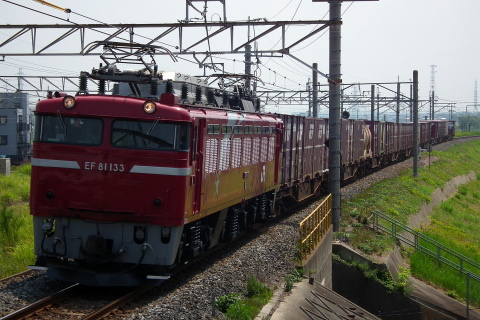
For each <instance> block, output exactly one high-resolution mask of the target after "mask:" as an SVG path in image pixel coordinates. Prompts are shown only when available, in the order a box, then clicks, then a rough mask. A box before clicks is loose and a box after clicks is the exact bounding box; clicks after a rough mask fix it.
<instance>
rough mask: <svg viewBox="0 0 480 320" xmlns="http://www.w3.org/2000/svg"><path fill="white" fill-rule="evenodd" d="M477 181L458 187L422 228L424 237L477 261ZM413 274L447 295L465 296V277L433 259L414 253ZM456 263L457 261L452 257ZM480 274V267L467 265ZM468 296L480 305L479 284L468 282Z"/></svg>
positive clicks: (479, 222)
mask: <svg viewBox="0 0 480 320" xmlns="http://www.w3.org/2000/svg"><path fill="white" fill-rule="evenodd" d="M479 190H480V181H479V180H478V179H477V180H474V181H471V182H469V183H468V184H465V185H463V186H461V187H459V188H458V192H457V194H456V195H455V196H454V197H452V198H450V199H448V200H447V201H445V202H443V203H442V204H441V205H440V206H439V207H437V208H435V210H434V212H433V214H432V216H431V223H430V224H429V225H428V226H426V227H425V228H423V230H422V233H424V234H425V235H426V236H428V237H430V238H432V239H434V240H436V241H438V242H440V243H442V244H443V245H445V246H448V247H450V248H451V249H453V250H454V251H455V252H457V253H459V254H461V255H464V256H466V257H468V258H470V259H472V260H474V261H476V262H479V263H480V233H479V232H478V226H479V225H480V191H479ZM410 260H411V262H410V264H411V268H412V273H413V274H414V275H415V276H417V277H420V278H422V279H426V280H427V281H429V282H432V283H435V284H436V285H440V286H441V287H443V288H445V290H446V291H448V292H450V294H452V295H454V296H456V297H459V298H462V299H465V297H466V276H465V275H462V274H460V273H459V272H455V271H452V270H449V269H448V268H446V267H445V266H443V265H440V266H439V265H438V263H437V262H436V260H435V259H433V258H427V257H425V256H424V255H421V254H418V253H414V254H412V256H411V258H410ZM451 260H452V261H454V262H456V263H458V261H457V260H455V259H451ZM469 270H471V271H472V272H475V273H476V274H477V275H479V276H480V271H479V270H474V269H473V268H469ZM470 285H471V287H470V299H471V300H472V303H473V304H475V305H480V283H478V282H477V281H473V280H472V281H470Z"/></svg>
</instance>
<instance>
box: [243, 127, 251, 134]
mask: <svg viewBox="0 0 480 320" xmlns="http://www.w3.org/2000/svg"><path fill="white" fill-rule="evenodd" d="M244 132H245V134H252V133H253V127H252V126H245V130H244Z"/></svg>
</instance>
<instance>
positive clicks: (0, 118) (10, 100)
mask: <svg viewBox="0 0 480 320" xmlns="http://www.w3.org/2000/svg"><path fill="white" fill-rule="evenodd" d="M31 118H32V114H31V111H30V109H29V107H28V94H27V93H0V156H1V157H5V156H6V157H8V158H10V159H11V161H12V163H21V162H25V161H29V160H30V157H31V123H32V122H31V120H32V119H31Z"/></svg>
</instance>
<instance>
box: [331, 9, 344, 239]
mask: <svg viewBox="0 0 480 320" xmlns="http://www.w3.org/2000/svg"><path fill="white" fill-rule="evenodd" d="M341 9H342V1H330V21H331V22H333V23H332V24H331V25H330V54H329V78H330V79H329V95H330V99H329V115H328V118H329V132H330V134H329V135H330V136H329V154H328V157H329V188H330V193H331V194H332V220H333V231H338V230H339V228H340V210H341V206H340V177H341V172H340V169H341V162H340V158H341V157H340V152H341V149H340V143H341V136H340V130H341V126H342V123H341V119H340V94H341V91H340V84H341V83H342V73H341V37H342V32H341V31H342V30H341V27H342V10H341Z"/></svg>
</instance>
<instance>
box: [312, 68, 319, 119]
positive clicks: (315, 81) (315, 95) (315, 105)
mask: <svg viewBox="0 0 480 320" xmlns="http://www.w3.org/2000/svg"><path fill="white" fill-rule="evenodd" d="M317 67H318V65H317V63H314V64H313V72H312V73H313V75H312V78H313V84H312V87H313V98H312V99H313V101H312V111H313V117H314V118H318V73H317Z"/></svg>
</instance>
